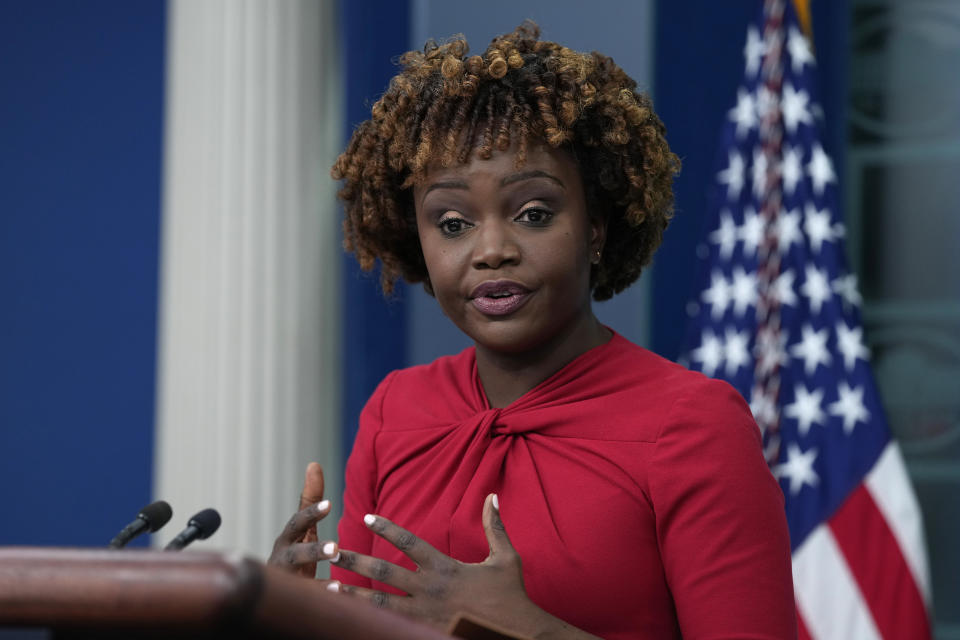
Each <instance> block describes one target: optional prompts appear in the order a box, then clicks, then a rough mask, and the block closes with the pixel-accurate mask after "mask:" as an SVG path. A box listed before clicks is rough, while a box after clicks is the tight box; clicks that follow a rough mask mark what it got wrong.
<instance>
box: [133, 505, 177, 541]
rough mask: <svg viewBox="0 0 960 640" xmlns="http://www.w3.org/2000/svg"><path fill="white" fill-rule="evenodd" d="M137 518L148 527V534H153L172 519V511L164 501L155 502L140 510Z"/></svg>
mask: <svg viewBox="0 0 960 640" xmlns="http://www.w3.org/2000/svg"><path fill="white" fill-rule="evenodd" d="M137 517H138V518H141V519H142V520H145V521H146V522H147V524H148V525H149V526H150V533H153V532H155V531H157V530H158V529H159V528H160V527H162V526H163V525H165V524H167V523H168V522H170V518H172V517H173V509H171V508H170V505H169V504H167V503H166V502H165V501H163V500H157V501H156V502H151V503H150V504H148V505H147V506H145V507H144V508H143V509H140V513H138V514H137Z"/></svg>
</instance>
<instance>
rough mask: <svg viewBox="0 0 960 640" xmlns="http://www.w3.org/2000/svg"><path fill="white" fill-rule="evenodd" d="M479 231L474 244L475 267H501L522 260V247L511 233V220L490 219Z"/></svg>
mask: <svg viewBox="0 0 960 640" xmlns="http://www.w3.org/2000/svg"><path fill="white" fill-rule="evenodd" d="M477 231H479V233H476V234H474V238H476V243H475V244H474V246H473V267H474V269H499V268H500V267H502V266H504V265H510V264H516V263H517V262H519V261H520V247H519V246H518V245H517V242H516V239H515V238H513V237H512V234H511V233H510V229H509V222H507V221H503V220H488V221H485V222H484V223H483V224H482V225H481V226H480V228H479V229H478V230H477Z"/></svg>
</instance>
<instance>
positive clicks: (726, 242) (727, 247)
mask: <svg viewBox="0 0 960 640" xmlns="http://www.w3.org/2000/svg"><path fill="white" fill-rule="evenodd" d="M710 242H713V243H714V244H718V245H720V258H721V259H722V260H729V259H730V256H731V255H733V249H734V247H736V246H737V223H735V222H734V221H733V217H732V216H731V215H730V212H729V211H728V210H726V209H724V210H723V211H721V212H720V226H719V227H717V229H716V230H715V231H712V232H711V233H710Z"/></svg>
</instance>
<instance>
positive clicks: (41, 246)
mask: <svg viewBox="0 0 960 640" xmlns="http://www.w3.org/2000/svg"><path fill="white" fill-rule="evenodd" d="M165 13H166V6H165V3H164V2H163V1H162V0H140V1H138V2H123V1H109V0H89V1H86V2H82V3H78V2H68V1H58V2H55V1H52V0H44V1H42V2H35V1H32V0H20V1H4V2H0V504H3V516H2V519H0V544H58V545H98V544H105V543H106V542H107V541H108V540H109V539H110V538H111V537H112V536H113V534H114V533H115V532H116V530H117V529H119V527H120V526H122V525H123V524H125V523H126V522H127V521H128V520H130V519H131V518H132V516H133V515H135V513H136V510H137V509H138V508H140V507H141V506H143V504H145V503H146V502H148V501H149V499H150V478H151V474H152V448H153V412H154V380H155V377H154V368H155V362H156V356H155V343H156V313H157V302H156V299H157V261H158V229H159V218H160V177H161V154H162V122H161V120H162V116H163V80H164V39H165V29H166V27H165V20H166V17H165Z"/></svg>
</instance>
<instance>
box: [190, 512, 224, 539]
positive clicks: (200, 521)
mask: <svg viewBox="0 0 960 640" xmlns="http://www.w3.org/2000/svg"><path fill="white" fill-rule="evenodd" d="M187 524H188V525H193V526H194V527H196V528H197V529H199V530H200V533H199V534H198V535H197V537H198V538H200V539H201V540H206V539H207V538H209V537H210V536H212V535H213V532H214V531H216V530H217V529H219V528H220V514H219V513H217V510H216V509H204V510H203V511H201V512H200V513H198V514H196V515H195V516H193V517H192V518H190V522H188V523H187Z"/></svg>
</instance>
